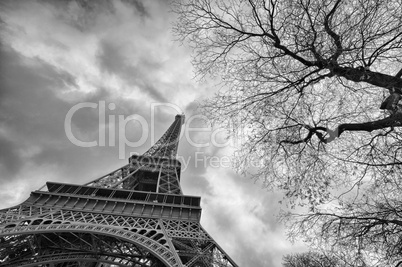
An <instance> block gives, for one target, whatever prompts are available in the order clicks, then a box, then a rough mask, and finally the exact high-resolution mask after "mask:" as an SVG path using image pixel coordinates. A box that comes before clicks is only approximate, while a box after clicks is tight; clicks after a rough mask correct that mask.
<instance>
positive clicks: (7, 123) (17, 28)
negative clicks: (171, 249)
mask: <svg viewBox="0 0 402 267" xmlns="http://www.w3.org/2000/svg"><path fill="white" fill-rule="evenodd" d="M0 5H1V6H0V40H1V41H0V56H1V59H0V180H1V190H0V208H6V207H10V206H13V205H17V204H19V203H20V202H22V201H23V200H25V199H26V198H27V197H28V196H29V192H31V191H33V190H36V189H38V188H39V187H40V186H42V185H43V184H44V183H45V182H46V181H59V182H66V183H76V184H81V183H85V182H88V181H90V180H93V179H94V178H96V177H99V176H101V175H102V174H106V173H108V172H110V171H112V170H114V169H117V168H118V167H120V166H123V165H125V164H126V162H127V158H128V157H129V155H130V153H132V152H139V153H142V152H144V151H145V150H147V148H149V146H150V145H151V141H152V139H155V138H159V137H160V136H161V135H162V133H163V132H164V131H165V130H166V129H167V128H168V127H169V125H170V124H171V123H172V122H173V120H174V115H175V114H177V113H179V112H184V113H185V114H186V117H187V124H186V125H185V127H186V129H187V132H186V131H183V133H184V134H183V136H182V138H181V141H180V147H179V152H178V153H179V155H180V158H181V161H182V162H183V173H182V188H183V191H184V193H185V194H188V195H198V196H201V197H202V208H203V215H202V224H203V226H204V228H206V230H207V231H208V232H209V233H210V234H211V235H212V236H213V237H214V238H215V240H216V241H217V242H218V243H219V244H220V245H221V246H222V247H223V248H224V249H225V250H226V252H227V253H228V254H229V255H230V256H231V257H232V258H233V259H234V260H235V261H236V262H237V263H238V264H239V266H273V267H276V266H280V265H281V258H282V256H283V255H285V254H287V253H290V252H295V251H301V250H303V246H301V245H292V244H291V243H290V242H288V241H287V240H286V235H285V231H284V227H283V226H282V225H280V224H279V223H278V222H277V221H276V216H277V215H278V212H279V208H280V207H279V204H278V201H279V200H280V199H281V196H280V194H278V193H272V192H267V191H266V190H264V189H262V188H261V186H260V185H259V184H258V183H254V182H253V181H251V180H248V179H246V178H242V177H240V176H239V175H237V174H236V173H235V172H234V171H233V170H231V168H230V167H229V166H228V165H229V164H227V159H228V158H227V156H230V154H231V151H232V150H233V148H232V146H231V145H227V146H222V147H221V146H220V145H219V144H222V142H223V141H222V140H223V139H222V132H219V133H218V134H217V135H214V136H211V133H212V131H209V130H208V128H205V127H206V126H205V125H206V124H205V123H203V120H202V119H201V118H200V117H199V116H198V117H197V116H196V115H197V112H196V111H195V107H196V106H197V103H198V102H199V101H200V100H202V99H203V98H204V97H205V96H211V95H213V93H214V91H215V90H216V88H215V87H214V86H213V81H212V82H202V83H199V82H197V80H196V79H194V78H193V76H194V75H193V69H192V66H191V63H190V61H191V58H190V55H191V51H190V50H189V48H187V47H186V46H185V45H184V46H183V45H181V44H180V43H178V42H175V41H174V36H173V35H172V33H171V31H170V27H171V23H172V22H173V21H174V19H175V17H174V14H172V13H171V12H169V2H168V1H162V0H160V1H156V0H154V1H145V0H144V1H140V0H138V1H123V0H121V1H120V0H116V1H106V0H105V1H85V0H82V1H78V2H76V1H67V0H64V1H62V0H59V1H54V0H53V1H51V0H47V1H45V0H43V1H35V0H29V1H28V0H27V1H11V0H10V1H4V0H2V1H1V3H0ZM130 115H132V117H131V118H133V119H132V120H131V121H129V120H128V119H127V118H128V116H130ZM194 116H196V117H194ZM103 118H104V119H103ZM122 125H123V126H125V127H124V128H125V131H123V130H122V128H121V126H122ZM119 126H120V128H119ZM194 127H204V128H203V129H204V130H198V131H197V130H196V131H188V129H189V128H194ZM152 134H153V135H154V137H155V138H152ZM217 144H218V145H217ZM211 159H213V160H212V161H211ZM222 159H223V160H222ZM220 160H222V161H221V162H220V163H221V164H219V161H220Z"/></svg>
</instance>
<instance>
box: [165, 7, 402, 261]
mask: <svg viewBox="0 0 402 267" xmlns="http://www.w3.org/2000/svg"><path fill="white" fill-rule="evenodd" d="M173 10H174V12H176V13H177V15H178V20H177V23H176V25H175V26H174V32H175V33H176V34H177V36H178V38H179V39H180V40H181V41H183V42H185V43H186V44H188V45H189V46H191V47H192V48H193V50H194V54H193V55H194V56H193V64H194V66H195V69H196V72H197V74H198V76H199V77H200V78H201V79H202V78H205V77H216V78H217V79H219V80H220V85H221V89H220V91H219V92H218V93H217V94H216V95H215V96H214V97H212V98H210V99H209V100H207V101H206V102H204V103H203V107H204V109H205V112H206V114H207V115H208V116H209V117H210V118H211V119H212V120H213V121H214V122H216V123H219V124H221V125H226V126H227V129H228V131H229V133H230V134H231V135H232V136H234V137H236V135H239V129H240V130H241V133H240V134H241V138H242V139H243V141H244V142H243V144H242V146H241V147H240V148H239V150H238V153H237V155H238V157H237V160H238V161H237V162H236V167H237V168H238V170H239V171H240V172H242V173H244V174H246V175H250V176H251V177H253V178H254V179H261V180H262V181H263V183H264V185H265V186H266V187H267V188H270V189H280V190H283V191H284V193H285V196H286V199H287V201H288V203H289V204H290V205H292V206H294V205H296V204H301V205H304V204H308V205H309V207H310V211H311V212H312V217H307V218H305V220H306V222H310V223H311V222H312V221H315V220H316V219H317V218H320V220H319V221H322V223H324V222H326V221H327V222H328V221H331V220H334V222H340V221H342V224H340V223H338V224H336V223H332V224H331V225H337V226H342V227H340V228H339V229H341V230H340V231H341V232H343V233H349V232H348V231H352V230H351V229H350V228H348V227H350V226H356V227H357V228H356V231H358V230H357V229H361V228H359V227H363V226H362V225H363V224H364V225H366V223H367V221H365V222H364V223H361V224H359V223H357V222H360V221H358V220H357V219H358V218H359V217H360V216H363V217H364V216H365V214H366V213H365V212H364V211H363V210H361V209H359V207H360V206H359V205H363V204H364V203H366V202H367V203H383V204H384V203H385V204H386V201H389V203H390V204H391V205H399V203H400V202H398V201H400V200H401V199H400V197H401V196H400V195H395V196H392V197H383V198H378V197H376V196H375V195H369V194H367V192H376V189H378V188H389V185H390V184H391V185H392V186H394V187H393V189H395V188H396V186H399V184H398V183H397V182H392V183H390V182H389V181H398V179H399V176H400V173H401V165H402V161H401V160H402V154H401V153H402V149H401V148H402V136H401V129H400V127H401V126H402V108H401V107H402V106H401V104H399V101H400V98H401V94H402V78H401V76H402V3H401V2H400V1H396V0H389V1H385V0H356V1H346V0H294V1H284V0H267V1H266V0H246V1H244V0H183V1H181V0H180V1H177V2H175V3H173ZM251 161H253V163H254V164H253V165H255V163H256V162H257V163H258V164H259V167H258V168H256V167H250V162H251ZM365 193H366V194H365ZM391 200H392V201H391ZM370 205H374V204H370ZM370 205H369V206H364V205H363V206H362V208H363V207H364V209H366V212H369V207H371V206H370ZM386 205H387V204H386ZM329 207H330V208H329ZM348 207H351V208H348ZM324 208H325V209H324ZM394 208H396V206H394ZM323 210H324V211H326V210H329V212H327V213H328V214H325V215H324V213H323V212H322V211H323ZM354 212H356V213H354ZM372 212H374V213H375V214H376V215H378V216H379V218H380V217H381V214H382V213H381V209H378V210H372ZM351 213H353V214H351ZM331 214H332V215H331ZM390 214H391V213H390ZM352 215H353V216H354V215H356V216H357V218H356V220H353V219H350V220H346V219H345V218H342V219H341V217H337V216H351V217H350V218H352V217H353V216H352ZM309 216H310V215H309ZM356 216H355V217H356ZM324 218H325V219H324ZM331 218H332V219H331ZM344 222H349V223H348V224H344ZM361 222H363V221H361ZM302 225H303V224H295V226H299V227H301V226H302ZM343 225H348V227H346V226H345V227H343ZM359 225H360V226H359ZM379 225H381V224H377V223H376V224H375V227H374V226H373V227H368V228H367V233H368V234H365V235H363V236H362V239H365V238H367V242H371V241H370V240H372V239H371V234H374V232H375V230H376V229H378V228H381V227H382V226H379ZM382 225H384V227H385V226H387V227H390V225H391V223H390V222H387V223H386V224H382ZM394 226H395V227H396V228H397V226H396V225H394ZM334 227H335V226H334ZM387 227H385V228H384V231H383V232H382V233H383V235H384V239H383V240H382V241H381V242H382V244H383V245H381V246H380V245H378V246H377V248H378V249H380V250H381V251H379V252H376V251H375V249H374V248H372V247H371V248H370V246H368V245H367V246H366V245H365V246H363V247H362V248H359V249H358V250H359V251H360V252H362V251H364V250H366V251H367V253H368V254H370V253H371V254H372V253H378V255H380V258H382V259H383V260H384V257H385V256H381V255H388V254H387V253H389V251H388V250H387V249H385V246H386V245H387V244H389V243H388V242H391V241H392V240H393V239H392V240H390V239H387V238H388V236H389V235H391V233H393V232H392V231H397V230H395V229H396V228H395V229H393V230H392V231H391V230H389V231H388V230H386V229H388V228H387ZM398 227H399V226H398ZM300 229H304V232H303V233H304V234H305V233H306V231H307V228H299V230H300ZM314 229H316V228H314ZM328 229H331V228H328ZM334 229H335V228H334ZM398 229H399V228H398ZM320 231H321V232H322V231H324V229H322V228H321V230H320ZM334 231H335V230H332V232H331V231H327V232H328V233H331V235H333V236H334V238H336V236H338V237H340V235H336V233H335V232H334ZM303 233H300V234H303ZM324 233H325V231H324ZM353 235H355V234H352V236H353ZM328 238H329V237H328ZM395 238H396V237H395ZM323 240H324V239H323ZM327 241H328V242H330V241H331V240H329V239H327ZM359 242H362V241H359ZM381 242H380V243H381ZM392 242H393V241H392ZM395 242H396V241H395ZM335 243H336V242H335ZM335 243H334V244H335ZM363 243H364V242H363ZM336 244H338V245H339V244H340V242H338V243H336ZM367 244H368V243H367ZM395 244H396V243H395ZM395 244H394V245H395ZM354 249H357V248H356V247H355V248H354ZM355 252H356V251H355ZM356 253H357V252H356ZM393 255H394V256H393V257H394V258H393V260H394V262H395V261H396V260H397V258H398V257H399V259H401V257H400V256H397V253H396V254H393Z"/></svg>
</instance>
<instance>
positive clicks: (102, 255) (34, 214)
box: [0, 115, 237, 267]
mask: <svg viewBox="0 0 402 267" xmlns="http://www.w3.org/2000/svg"><path fill="white" fill-rule="evenodd" d="M183 123H184V115H177V116H176V117H175V120H174V122H173V123H172V125H171V126H170V127H169V129H168V130H167V131H166V132H165V133H164V134H163V136H162V137H161V138H160V139H159V140H158V141H157V142H156V143H155V144H154V145H153V146H152V147H151V148H150V149H149V150H148V151H147V152H145V153H144V154H143V155H134V156H131V157H130V159H129V163H128V164H127V165H125V166H123V167H121V168H119V169H117V170H115V171H113V172H111V173H108V174H107V175H104V176H102V177H100V178H98V179H95V180H93V181H91V182H88V183H86V184H84V185H74V184H64V183H55V182H47V183H46V188H47V189H46V190H45V189H39V190H37V191H33V192H32V193H31V195H30V197H29V198H28V199H27V200H26V201H24V202H23V203H21V204H20V205H17V206H14V207H11V208H7V209H3V210H0V266H41V267H44V266H49V267H78V266H80V267H107V266H133V267H140V266H141V267H142V266H149V267H162V266H167V267H184V266H185V267H191V266H193V267H220V266H228V267H237V265H236V264H235V263H234V262H233V260H232V259H231V258H230V257H229V256H228V255H227V254H226V253H225V252H224V251H223V250H222V248H221V247H220V246H219V245H218V244H217V243H216V242H215V241H214V240H213V239H212V237H211V236H209V235H208V233H207V232H206V231H205V230H204V229H203V228H202V227H201V225H200V217H201V207H200V197H195V196H187V195H183V193H182V190H181V187H180V171H181V164H180V162H179V161H178V160H177V159H176V154H177V147H178V144H179V137H180V132H181V127H182V125H183Z"/></svg>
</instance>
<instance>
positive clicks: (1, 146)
mask: <svg viewBox="0 0 402 267" xmlns="http://www.w3.org/2000/svg"><path fill="white" fill-rule="evenodd" d="M17 150H18V146H17V145H15V144H14V143H12V142H10V141H9V140H6V139H5V138H3V137H1V136H0V172H1V176H0V181H3V180H8V179H12V178H13V177H14V175H15V174H16V173H17V172H18V171H19V169H20V167H21V164H22V159H21V157H20V156H19V155H18V152H17Z"/></svg>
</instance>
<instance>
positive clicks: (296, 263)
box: [282, 251, 341, 267]
mask: <svg viewBox="0 0 402 267" xmlns="http://www.w3.org/2000/svg"><path fill="white" fill-rule="evenodd" d="M282 261H283V264H282V266H283V267H341V265H340V263H339V262H338V260H337V259H336V258H334V257H329V256H327V255H325V254H322V253H318V252H312V251H309V252H305V253H295V254H289V255H285V256H284V257H283V260H282Z"/></svg>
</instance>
